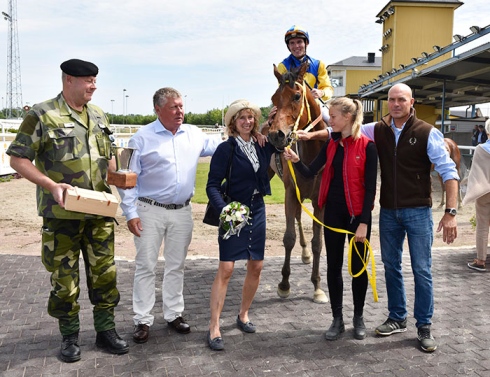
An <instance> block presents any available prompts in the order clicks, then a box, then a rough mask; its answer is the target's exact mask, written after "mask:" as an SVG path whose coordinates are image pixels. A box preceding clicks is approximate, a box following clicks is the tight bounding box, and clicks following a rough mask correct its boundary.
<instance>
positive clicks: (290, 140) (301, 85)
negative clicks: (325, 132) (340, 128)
mask: <svg viewBox="0 0 490 377" xmlns="http://www.w3.org/2000/svg"><path fill="white" fill-rule="evenodd" d="M286 83H288V81H286ZM294 85H296V86H298V87H299V88H300V90H301V97H302V100H301V108H300V110H299V115H298V117H297V118H296V121H295V122H294V125H293V130H292V131H291V132H290V133H289V135H288V136H287V138H286V140H287V142H288V146H289V147H291V146H292V145H293V144H294V143H296V142H297V141H298V136H297V131H298V127H299V122H300V120H301V117H302V116H303V113H304V112H305V108H306V111H307V113H308V122H307V126H306V128H304V129H303V131H305V132H308V131H310V130H311V129H312V128H313V127H315V126H316V125H317V124H318V123H319V122H320V121H321V120H322V113H321V112H320V115H318V117H317V118H316V119H315V120H314V121H313V122H312V121H311V110H310V104H309V103H308V99H307V98H306V83H305V81H303V82H302V83H300V82H299V81H295V82H294Z"/></svg>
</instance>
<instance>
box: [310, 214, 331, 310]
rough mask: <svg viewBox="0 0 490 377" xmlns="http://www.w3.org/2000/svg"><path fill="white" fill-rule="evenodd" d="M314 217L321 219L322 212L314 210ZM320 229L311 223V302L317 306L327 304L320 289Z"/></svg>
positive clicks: (319, 226)
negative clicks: (312, 290)
mask: <svg viewBox="0 0 490 377" xmlns="http://www.w3.org/2000/svg"><path fill="white" fill-rule="evenodd" d="M314 212H315V217H316V218H317V219H323V211H320V210H318V208H315V211H314ZM322 229H323V228H322V227H321V225H320V224H318V223H317V222H315V221H314V222H313V238H312V240H311V250H312V252H313V266H312V269H311V282H312V283H313V288H314V289H315V291H314V292H313V302H315V303H317V304H326V303H327V302H328V298H327V295H326V294H325V292H324V291H323V290H322V289H321V288H320V281H321V278H320V256H321V253H322V244H323V243H322Z"/></svg>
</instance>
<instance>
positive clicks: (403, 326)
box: [375, 317, 407, 336]
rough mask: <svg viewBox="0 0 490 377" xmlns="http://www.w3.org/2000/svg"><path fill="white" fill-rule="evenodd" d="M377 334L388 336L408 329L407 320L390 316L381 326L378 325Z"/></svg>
mask: <svg viewBox="0 0 490 377" xmlns="http://www.w3.org/2000/svg"><path fill="white" fill-rule="evenodd" d="M375 331H376V334H378V335H383V336H388V335H391V334H396V333H399V332H405V331H407V320H406V319H404V320H403V321H395V320H394V319H391V318H389V317H388V319H387V320H386V321H385V322H384V323H383V324H382V325H380V326H378V327H376V330H375Z"/></svg>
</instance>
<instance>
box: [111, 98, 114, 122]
mask: <svg viewBox="0 0 490 377" xmlns="http://www.w3.org/2000/svg"><path fill="white" fill-rule="evenodd" d="M111 123H114V100H113V99H111Z"/></svg>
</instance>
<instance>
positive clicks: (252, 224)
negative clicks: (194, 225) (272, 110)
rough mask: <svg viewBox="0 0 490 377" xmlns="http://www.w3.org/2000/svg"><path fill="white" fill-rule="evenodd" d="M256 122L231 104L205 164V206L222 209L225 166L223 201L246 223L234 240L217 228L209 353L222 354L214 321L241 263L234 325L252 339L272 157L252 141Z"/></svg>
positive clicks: (244, 106)
mask: <svg viewBox="0 0 490 377" xmlns="http://www.w3.org/2000/svg"><path fill="white" fill-rule="evenodd" d="M260 116H261V112H260V109H259V108H258V107H257V106H256V105H254V104H252V103H250V102H249V101H247V100H244V99H241V100H237V101H234V102H232V103H231V105H230V106H229V108H228V110H227V112H226V115H225V125H226V131H227V133H228V136H229V138H228V140H227V142H224V143H222V144H221V145H220V146H219V147H218V149H217V150H216V152H215V154H214V155H213V158H212V160H211V165H210V170H209V176H208V183H207V186H206V193H207V195H208V197H209V201H210V203H211V204H212V205H213V206H214V207H215V208H217V209H220V210H221V209H223V208H224V207H225V206H226V205H227V203H226V202H225V201H224V200H223V198H222V195H221V185H222V182H223V180H224V179H225V178H226V176H227V172H228V165H229V163H230V162H231V170H230V173H229V177H230V179H229V182H227V183H226V184H227V185H228V191H227V193H228V196H229V197H230V198H231V200H232V201H235V202H238V203H239V204H241V205H244V206H246V207H247V208H248V210H249V213H248V216H249V218H248V220H245V221H246V224H245V226H244V227H243V228H242V229H241V230H240V232H239V233H238V234H235V235H232V236H229V235H228V234H226V233H227V231H226V230H225V229H224V228H223V227H222V226H220V228H219V236H218V244H219V267H218V271H217V273H216V277H215V280H214V283H213V286H212V289H211V298H210V309H211V320H210V323H209V332H208V339H207V340H208V344H209V347H210V348H211V349H213V350H222V349H224V342H223V338H222V337H221V331H220V325H219V321H220V315H221V311H222V310H223V305H224V301H225V297H226V291H227V288H228V283H229V281H230V278H231V276H232V274H233V269H234V266H235V261H237V260H246V261H247V273H246V276H245V281H244V283H243V289H242V301H241V305H240V312H239V313H238V316H237V319H236V323H237V326H238V328H239V329H240V330H242V331H243V332H246V333H254V332H255V330H256V328H255V325H254V324H253V323H252V322H251V321H250V319H249V309H250V305H251V304H252V301H253V298H254V296H255V292H256V291H257V288H258V285H259V282H260V273H261V271H262V266H263V260H264V248H265V233H266V232H265V229H266V223H265V222H266V217H265V204H264V199H263V196H264V195H270V194H271V189H270V184H269V178H268V175H267V169H268V166H269V161H270V158H271V155H272V153H273V152H274V148H273V147H272V145H270V144H269V143H267V144H266V145H265V146H264V147H263V148H262V147H260V146H259V145H258V144H257V143H255V142H254V140H253V138H252V136H253V135H255V134H256V133H257V130H258V126H259V118H260Z"/></svg>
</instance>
